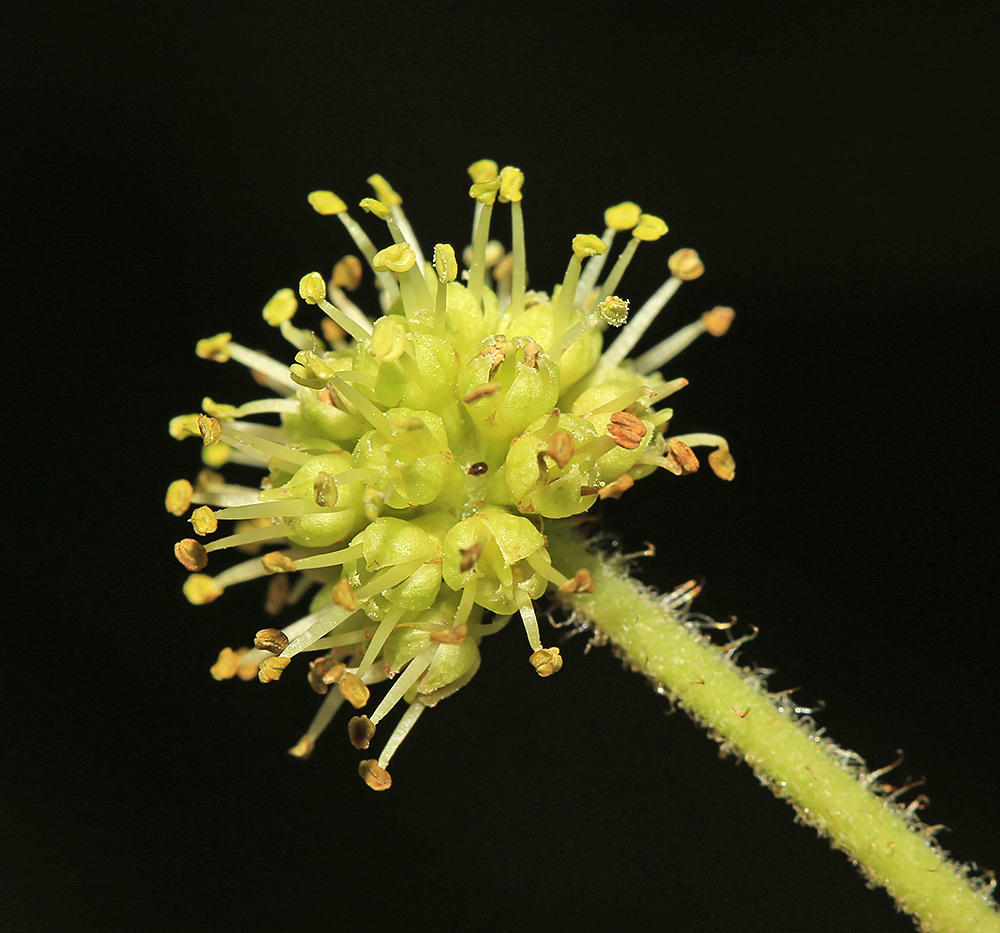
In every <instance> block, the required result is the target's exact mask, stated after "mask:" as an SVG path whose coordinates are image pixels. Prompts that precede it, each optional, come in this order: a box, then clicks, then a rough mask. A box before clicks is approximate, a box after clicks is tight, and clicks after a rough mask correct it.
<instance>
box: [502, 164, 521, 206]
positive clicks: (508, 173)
mask: <svg viewBox="0 0 1000 933" xmlns="http://www.w3.org/2000/svg"><path fill="white" fill-rule="evenodd" d="M523 184H524V172H522V171H521V170H520V169H519V168H514V166H513V165H505V166H504V167H503V168H502V169H500V203H501V204H506V203H507V202H508V201H520V200H521V197H522V195H521V185H523Z"/></svg>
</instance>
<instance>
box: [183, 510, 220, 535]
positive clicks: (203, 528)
mask: <svg viewBox="0 0 1000 933" xmlns="http://www.w3.org/2000/svg"><path fill="white" fill-rule="evenodd" d="M188 521H190V522H191V527H192V528H193V529H194V533H195V534H196V535H198V536H199V537H202V538H203V537H205V535H210V534H214V533H215V531H216V529H218V527H219V520H218V518H216V515H215V512H213V511H212V509H211V507H210V506H207V505H199V506H198V508H196V509H195V510H194V511H193V512H192V513H191V518H190V519H188Z"/></svg>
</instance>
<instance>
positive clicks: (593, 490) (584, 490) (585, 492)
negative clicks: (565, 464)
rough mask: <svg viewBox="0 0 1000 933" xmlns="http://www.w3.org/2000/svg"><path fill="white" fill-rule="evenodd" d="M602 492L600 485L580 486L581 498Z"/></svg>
mask: <svg viewBox="0 0 1000 933" xmlns="http://www.w3.org/2000/svg"><path fill="white" fill-rule="evenodd" d="M600 494H601V487H600V486H581V487H580V498H581V499H586V498H587V496H599V495H600Z"/></svg>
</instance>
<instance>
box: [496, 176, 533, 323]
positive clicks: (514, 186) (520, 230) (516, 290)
mask: <svg viewBox="0 0 1000 933" xmlns="http://www.w3.org/2000/svg"><path fill="white" fill-rule="evenodd" d="M500 177H501V178H502V179H503V181H504V184H503V187H502V188H501V191H500V201H501V202H506V201H510V225H511V253H512V254H513V256H514V268H513V270H512V272H511V286H510V308H509V311H510V313H512V314H519V313H520V312H521V310H522V309H523V308H524V294H525V292H524V290H525V284H526V282H527V278H528V274H527V255H526V253H525V249H524V214H523V213H522V210H521V198H522V194H521V185H523V184H524V174H523V173H522V172H521V170H520V169H516V168H513V167H511V166H507V167H506V168H504V169H502V170H501V172H500Z"/></svg>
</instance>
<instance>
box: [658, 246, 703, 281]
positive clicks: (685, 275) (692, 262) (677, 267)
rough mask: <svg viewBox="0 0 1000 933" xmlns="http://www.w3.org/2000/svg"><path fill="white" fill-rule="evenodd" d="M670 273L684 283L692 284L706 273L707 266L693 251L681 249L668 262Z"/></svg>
mask: <svg viewBox="0 0 1000 933" xmlns="http://www.w3.org/2000/svg"><path fill="white" fill-rule="evenodd" d="M667 266H668V267H669V268H670V272H671V273H672V274H673V275H676V276H677V278H679V279H680V280H681V281H682V282H690V281H691V280H692V279H696V278H698V277H699V276H700V275H703V274H704V272H705V264H704V263H703V262H702V261H701V257H700V256H699V255H698V254H697V252H695V251H694V250H693V249H679V250H677V252H676V253H673V254H672V255H671V257H670V258H669V259H668V260H667Z"/></svg>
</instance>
